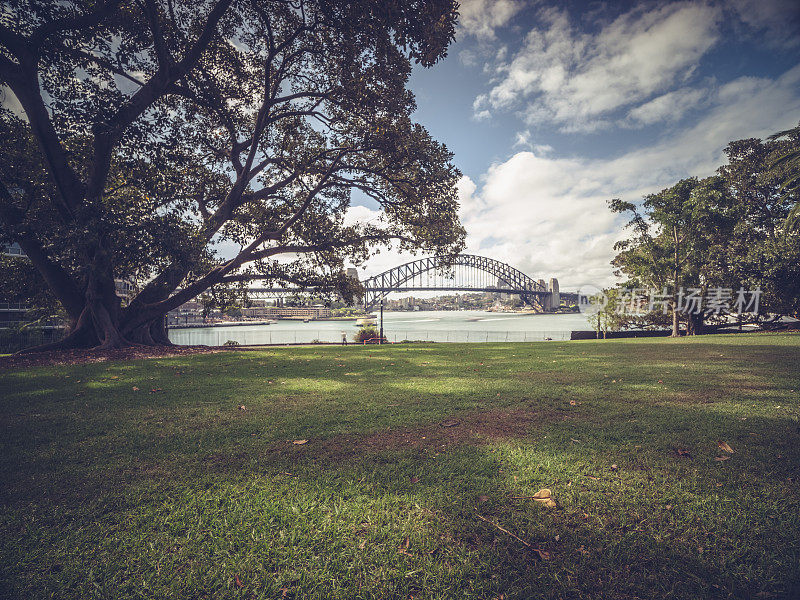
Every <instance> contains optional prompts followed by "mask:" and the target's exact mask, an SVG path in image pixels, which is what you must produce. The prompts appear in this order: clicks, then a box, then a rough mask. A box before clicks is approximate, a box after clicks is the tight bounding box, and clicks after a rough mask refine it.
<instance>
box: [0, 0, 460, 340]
mask: <svg viewBox="0 0 800 600" xmlns="http://www.w3.org/2000/svg"><path fill="white" fill-rule="evenodd" d="M456 16H457V15H456V3H455V2H454V1H453V0H427V1H426V0H392V1H390V2H373V1H370V0H344V1H340V0H330V1H325V0H192V1H188V0H62V1H59V2H52V1H51V0H6V1H4V3H3V10H2V11H1V12H0V83H1V84H2V86H3V87H2V92H1V93H2V95H3V99H4V108H3V114H2V119H0V123H1V127H2V131H0V136H1V137H2V139H1V140H0V142H1V143H2V145H3V148H4V153H3V156H2V157H0V223H1V224H2V237H3V239H0V242H2V241H6V242H7V241H16V242H17V243H18V244H19V245H20V246H21V247H22V248H23V250H24V251H25V253H26V254H27V255H28V257H29V258H30V260H31V262H32V264H33V265H34V266H35V267H36V269H37V270H38V271H39V273H40V274H41V275H42V278H43V279H44V281H45V282H46V283H47V285H48V286H49V287H50V288H51V289H52V291H53V293H54V294H55V296H56V297H57V298H58V300H59V301H60V303H61V304H62V305H63V307H64V310H65V312H66V314H67V315H68V317H69V319H70V321H71V328H70V333H69V334H68V336H67V337H66V338H65V340H64V341H63V342H61V345H62V346H102V347H116V346H121V345H125V344H129V343H146V344H152V343H167V341H168V340H167V338H166V334H165V331H164V328H163V317H164V315H165V314H166V313H167V312H168V311H169V310H171V309H174V308H176V307H177V306H179V305H180V304H182V303H183V302H186V301H187V300H190V299H191V298H193V297H195V296H197V295H198V294H200V293H202V292H203V291H205V290H207V289H209V288H210V287H212V286H221V285H226V284H231V283H237V282H238V283H240V284H246V283H247V282H249V281H250V280H253V279H263V280H266V281H267V282H268V283H270V284H273V285H274V284H287V285H297V286H306V287H307V286H314V287H316V288H317V289H340V290H341V291H342V292H343V293H347V292H348V291H352V286H350V285H349V282H348V280H347V278H346V277H344V276H343V274H342V273H343V267H344V265H345V262H346V261H348V262H353V263H356V264H358V263H359V262H360V261H363V260H364V259H366V258H367V257H368V256H369V255H371V254H372V253H373V252H375V251H377V250H378V249H379V248H380V247H383V246H386V245H387V244H389V243H395V244H396V247H398V248H400V249H407V250H420V251H424V252H430V253H437V254H453V253H456V252H458V251H459V250H460V248H461V246H462V244H463V237H464V231H463V228H462V227H461V225H460V224H459V221H458V216H457V209H458V204H457V197H456V192H455V183H456V181H457V178H458V177H459V173H458V171H457V169H456V168H455V167H454V166H453V165H452V163H451V159H452V155H451V153H450V152H449V151H448V150H447V148H446V147H444V146H443V145H442V144H439V143H437V142H436V141H435V140H433V139H432V138H431V137H430V135H429V134H428V132H427V131H426V130H425V129H424V128H423V127H422V126H420V125H419V124H417V123H415V122H414V121H413V119H412V112H413V111H414V109H415V103H414V97H413V95H412V94H411V92H410V91H409V90H408V88H407V84H408V79H409V75H410V73H411V68H412V65H413V64H415V63H417V64H420V65H422V66H424V67H429V66H431V65H433V64H435V63H436V62H437V61H438V60H440V59H441V58H443V57H444V56H445V54H446V49H447V47H448V45H449V43H450V42H451V41H452V38H453V31H454V23H455V19H456ZM6 149H7V151H5V150H6ZM356 195H357V196H358V198H360V199H364V200H367V199H369V200H370V201H371V202H372V203H373V206H376V207H380V209H381V212H380V214H381V218H380V219H376V220H374V221H373V222H371V223H368V224H363V223H358V222H352V220H350V219H348V218H347V213H348V209H349V208H350V207H351V201H352V199H353V198H354V197H356ZM220 247H225V248H227V252H226V253H220V252H219V250H218V249H219V248H220ZM232 248H233V250H231V249H232ZM120 278H122V279H129V280H135V281H136V282H138V283H139V284H140V289H139V291H138V294H137V295H136V296H135V297H133V298H132V299H131V300H130V302H129V303H127V304H125V305H123V304H122V303H121V301H120V299H119V297H118V296H117V294H116V293H115V279H120Z"/></svg>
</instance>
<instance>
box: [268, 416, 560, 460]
mask: <svg viewBox="0 0 800 600" xmlns="http://www.w3.org/2000/svg"><path fill="white" fill-rule="evenodd" d="M566 418H569V417H568V415H564V414H563V413H558V412H554V411H543V410H534V409H521V408H518V409H507V410H492V411H486V412H477V413H468V414H466V415H458V416H454V417H450V418H447V419H444V420H443V421H439V422H437V423H431V424H426V425H418V426H415V427H400V428H393V429H387V430H385V431H379V432H377V433H372V434H369V435H364V436H357V435H342V436H336V437H334V438H330V439H327V440H320V441H318V442H315V441H314V440H309V441H308V442H307V443H305V444H302V445H299V446H298V445H292V444H288V443H287V444H284V445H282V446H281V448H280V452H281V453H282V454H286V455H293V456H297V455H305V456H313V457H318V458H348V457H352V456H361V455H364V454H377V453H380V452H384V451H386V450H390V451H391V450H422V451H427V452H442V451H445V450H447V449H449V448H452V447H454V446H460V445H476V446H477V445H482V444H486V443H489V442H492V441H498V440H507V439H513V438H524V437H526V436H527V435H528V434H529V431H530V429H531V428H532V427H534V426H536V425H542V424H544V423H552V422H556V421H562V420H564V419H566Z"/></svg>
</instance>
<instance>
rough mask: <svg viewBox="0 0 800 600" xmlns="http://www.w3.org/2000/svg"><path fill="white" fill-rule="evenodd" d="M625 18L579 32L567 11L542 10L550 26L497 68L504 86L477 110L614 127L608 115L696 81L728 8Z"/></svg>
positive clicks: (641, 12)
mask: <svg viewBox="0 0 800 600" xmlns="http://www.w3.org/2000/svg"><path fill="white" fill-rule="evenodd" d="M645 8H646V7H645V6H640V7H637V8H634V9H632V10H631V11H629V12H627V13H625V14H623V15H621V16H619V17H617V18H616V19H615V20H614V21H612V22H611V23H608V24H607V25H605V26H603V27H602V28H601V29H600V30H599V31H598V32H597V33H584V32H581V31H580V30H579V29H578V28H576V27H574V26H573V24H572V23H571V22H570V19H569V16H568V14H567V13H566V11H565V10H560V9H558V8H552V7H551V8H546V9H543V10H541V11H540V17H541V19H542V21H543V23H544V27H542V28H540V29H534V30H532V31H530V32H529V33H528V35H527V36H526V38H525V42H524V44H523V46H522V48H521V49H520V50H519V51H518V52H517V53H516V54H515V56H514V57H513V59H512V60H511V61H510V62H508V63H501V64H500V65H499V66H498V67H497V72H498V74H499V75H500V81H499V82H498V83H497V84H496V85H495V86H494V87H493V88H492V89H491V91H490V92H489V94H488V95H485V96H483V97H479V98H478V99H476V106H475V110H476V112H477V111H481V110H486V109H488V108H490V107H492V108H515V107H519V106H522V110H523V113H524V116H525V118H526V120H527V121H528V122H529V123H531V124H536V123H540V122H545V121H555V122H556V123H558V124H560V125H561V126H562V128H563V129H564V130H569V131H579V130H584V131H586V130H593V129H597V128H601V127H604V126H608V125H609V124H610V122H609V121H608V120H607V119H604V117H606V116H608V115H611V114H613V113H614V112H615V111H617V110H619V109H622V108H625V107H631V106H634V105H638V104H640V103H643V102H645V101H648V100H649V99H651V98H652V97H653V96H654V95H656V94H659V93H664V92H666V91H668V90H669V88H670V87H671V86H673V85H674V84H675V83H676V82H678V83H680V82H685V81H687V80H688V79H690V78H691V75H692V73H693V71H694V69H695V66H696V63H697V61H698V60H699V59H700V58H701V57H702V56H703V55H704V54H705V53H706V52H707V51H708V50H709V49H710V48H711V47H712V46H713V45H714V44H715V43H716V41H717V40H718V38H719V33H718V25H719V21H720V18H721V14H722V11H721V9H719V8H717V7H714V6H711V5H706V4H703V3H690V2H681V3H675V4H668V5H665V6H662V7H660V8H655V9H652V10H645Z"/></svg>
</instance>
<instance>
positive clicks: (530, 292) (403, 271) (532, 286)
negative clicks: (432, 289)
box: [361, 254, 548, 310]
mask: <svg viewBox="0 0 800 600" xmlns="http://www.w3.org/2000/svg"><path fill="white" fill-rule="evenodd" d="M455 266H465V267H471V268H473V269H477V270H480V271H483V272H485V273H488V274H490V275H492V276H494V277H496V278H497V279H501V280H503V281H505V282H506V283H507V284H508V285H509V286H510V287H509V289H502V290H501V289H498V290H497V291H503V292H506V293H512V294H519V295H520V296H521V297H522V299H523V300H525V301H530V298H531V297H532V296H536V297H538V296H540V295H544V294H547V293H548V290H547V288H546V286H543V285H542V284H541V283H539V282H538V281H536V280H535V279H533V278H532V277H529V276H528V275H526V274H525V273H523V272H522V271H520V270H519V269H515V268H514V267H512V266H511V265H508V264H506V263H504V262H500V261H499V260H495V259H493V258H488V257H486V256H477V255H475V254H458V255H457V256H455V257H444V256H432V257H428V258H420V259H418V260H414V261H411V262H407V263H405V264H403V265H399V266H397V267H394V268H392V269H389V270H388V271H384V272H383V273H379V274H378V275H375V276H373V277H370V278H369V279H366V280H364V281H362V282H361V285H362V286H363V288H364V307H365V308H366V309H367V310H369V309H370V308H371V307H373V306H374V305H375V304H377V303H378V302H380V301H381V300H382V299H383V298H385V297H386V296H387V295H388V294H390V293H391V292H393V291H396V290H397V289H398V288H401V287H403V284H404V283H406V282H407V281H409V280H410V279H413V278H414V277H417V276H419V275H422V274H423V273H426V272H429V271H439V270H445V269H447V268H449V267H455ZM438 289H451V290H459V289H464V288H458V287H452V288H449V287H443V288H438ZM468 289H470V288H468Z"/></svg>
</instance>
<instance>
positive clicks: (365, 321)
mask: <svg viewBox="0 0 800 600" xmlns="http://www.w3.org/2000/svg"><path fill="white" fill-rule="evenodd" d="M377 324H378V319H377V318H376V317H374V316H372V315H370V316H368V317H361V318H360V319H356V327H369V326H371V325H377Z"/></svg>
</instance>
